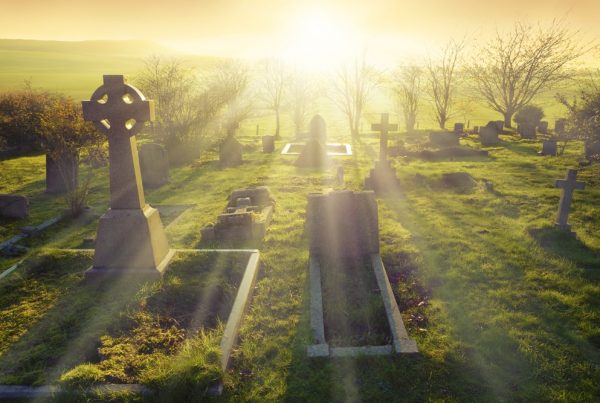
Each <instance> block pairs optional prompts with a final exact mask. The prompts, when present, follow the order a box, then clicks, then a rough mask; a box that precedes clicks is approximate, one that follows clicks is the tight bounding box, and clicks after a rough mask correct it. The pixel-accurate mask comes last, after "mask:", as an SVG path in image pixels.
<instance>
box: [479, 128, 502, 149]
mask: <svg viewBox="0 0 600 403" xmlns="http://www.w3.org/2000/svg"><path fill="white" fill-rule="evenodd" d="M479 141H480V142H481V145H482V146H485V147H488V146H492V145H495V144H498V142H499V140H498V130H497V127H496V126H495V125H492V126H485V127H481V128H480V129H479Z"/></svg>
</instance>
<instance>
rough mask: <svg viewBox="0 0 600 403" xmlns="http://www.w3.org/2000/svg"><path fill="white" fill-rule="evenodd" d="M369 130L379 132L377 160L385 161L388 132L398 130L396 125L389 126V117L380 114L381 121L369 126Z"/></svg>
mask: <svg viewBox="0 0 600 403" xmlns="http://www.w3.org/2000/svg"><path fill="white" fill-rule="evenodd" d="M371 130H373V131H378V132H379V160H380V161H385V160H387V157H388V132H390V131H392V132H393V131H396V130H398V125H397V124H390V115H389V114H388V113H382V114H381V121H380V122H379V123H374V124H372V125H371Z"/></svg>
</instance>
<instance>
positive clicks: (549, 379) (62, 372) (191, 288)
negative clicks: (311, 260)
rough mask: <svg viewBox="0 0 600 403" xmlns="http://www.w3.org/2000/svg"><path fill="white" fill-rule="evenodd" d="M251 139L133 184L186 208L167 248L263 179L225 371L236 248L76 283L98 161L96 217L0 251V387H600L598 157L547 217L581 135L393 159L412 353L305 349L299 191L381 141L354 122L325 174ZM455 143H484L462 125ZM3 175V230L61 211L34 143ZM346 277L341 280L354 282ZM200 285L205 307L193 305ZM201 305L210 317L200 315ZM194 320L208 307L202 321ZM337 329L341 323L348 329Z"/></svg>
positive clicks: (513, 390)
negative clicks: (15, 204)
mask: <svg viewBox="0 0 600 403" xmlns="http://www.w3.org/2000/svg"><path fill="white" fill-rule="evenodd" d="M253 133H254V130H253V129H249V130H247V131H244V130H241V134H240V136H238V139H239V140H240V142H241V143H242V144H244V160H245V162H244V163H243V164H242V165H241V166H239V167H235V168H225V169H221V168H219V166H218V161H217V160H218V156H217V155H216V154H215V153H210V152H209V153H204V154H203V155H202V156H201V159H200V160H198V161H196V162H194V163H193V164H191V165H187V166H183V167H179V168H174V169H172V170H171V181H170V183H169V184H167V185H164V186H163V187H161V188H158V189H156V190H150V189H146V192H145V193H146V199H147V202H148V203H150V204H151V205H193V207H192V208H190V209H187V210H184V212H183V213H182V214H183V215H182V216H181V218H180V219H179V220H177V221H175V222H174V223H173V225H171V226H169V227H168V228H167V229H166V232H167V235H168V237H169V241H170V244H171V247H173V248H178V249H190V248H199V247H200V248H210V247H212V246H214V245H210V244H208V245H207V244H206V243H202V242H201V239H200V229H201V228H202V227H204V226H205V225H207V224H208V223H211V222H214V221H215V219H216V217H217V215H218V214H219V213H220V212H221V211H222V209H223V206H224V205H225V203H226V198H227V196H228V195H229V194H230V192H231V191H233V190H234V189H238V188H243V187H247V186H250V185H266V186H268V187H269V188H270V190H271V192H272V194H273V197H274V199H275V201H276V207H275V212H274V215H273V221H272V223H271V225H270V227H269V229H268V231H267V234H266V237H265V239H264V240H263V241H262V242H261V243H260V244H248V245H245V246H248V247H252V248H254V247H257V248H258V249H259V250H260V253H261V267H260V270H259V277H258V279H257V282H256V287H255V290H254V292H253V298H252V302H251V305H250V308H249V310H248V312H247V314H246V316H245V317H244V319H243V322H242V326H241V329H240V340H239V343H238V345H237V346H236V347H235V350H234V353H233V361H232V363H231V366H230V369H229V370H228V371H227V372H226V373H224V374H221V373H220V370H219V365H218V357H217V356H218V353H217V351H218V350H217V347H218V343H219V338H220V334H221V333H222V321H225V320H226V316H223V312H227V309H225V308H226V307H227V306H228V304H230V303H231V295H234V294H235V290H234V289H232V287H235V284H238V283H237V282H236V279H237V277H236V276H239V272H238V269H237V267H238V266H240V265H239V264H238V263H239V262H238V261H237V259H242V260H243V256H242V257H237V258H234V257H228V258H227V259H230V260H227V261H219V258H217V257H215V255H214V254H211V253H199V254H196V255H190V256H188V255H184V256H180V257H178V258H177V260H176V261H175V262H173V263H172V264H171V267H170V269H169V270H168V271H167V273H166V274H165V277H164V278H163V279H162V280H160V281H156V282H149V283H147V284H142V285H139V286H134V285H132V284H128V283H118V282H117V283H114V284H110V283H106V284H103V285H100V286H97V285H94V284H83V283H82V280H83V272H84V270H85V269H86V268H87V267H89V265H90V262H91V257H92V255H91V252H90V251H85V250H82V251H79V252H77V251H72V249H77V248H86V246H84V245H83V240H84V238H87V237H93V236H94V235H95V231H96V229H97V218H98V216H99V215H100V214H102V213H103V212H104V211H106V208H107V206H108V195H109V191H108V172H107V169H106V168H99V169H94V170H93V171H92V176H91V177H92V182H91V183H92V186H91V193H90V205H91V207H92V210H93V213H94V215H92V216H91V217H90V216H88V217H87V218H83V219H75V220H70V219H64V220H62V221H60V222H59V223H57V224H55V225H54V226H52V227H50V228H49V229H47V230H45V231H44V232H42V233H41V234H39V235H38V236H36V237H32V238H28V239H26V240H24V241H22V244H23V245H25V246H28V247H29V252H28V254H27V255H25V256H21V257H15V258H2V259H1V260H0V262H1V271H4V270H5V269H6V268H8V267H9V266H11V265H13V264H14V263H16V262H18V261H21V260H23V263H22V264H21V265H20V266H19V267H18V268H17V269H16V270H15V271H13V272H12V273H11V274H10V275H8V276H6V277H5V278H3V279H1V280H0V323H1V324H2V326H0V384H29V385H40V384H48V383H61V384H64V385H68V386H71V387H73V389H74V390H80V388H81V387H83V386H85V385H88V384H90V383H93V382H105V383H141V384H143V385H146V386H148V387H149V388H151V389H155V390H158V391H161V393H159V394H158V395H157V396H158V399H164V400H169V399H172V400H177V399H179V400H182V399H185V398H187V399H192V398H195V399H201V398H200V397H199V396H201V395H202V393H204V391H205V389H206V387H207V386H208V385H209V384H210V383H211V382H212V381H214V380H217V379H222V380H223V382H224V393H223V395H222V396H221V397H214V399H221V400H228V401H248V400H250V401H274V400H288V401H343V400H350V401H352V400H363V401H397V400H409V401H420V400H438V401H446V400H449V401H465V400H468V401H471V400H482V401H490V400H532V401H547V400H560V401H593V400H597V399H598V398H600V385H599V384H598V382H597V380H598V379H600V326H599V324H600V311H599V310H598V306H600V284H599V280H600V214H598V213H599V206H600V205H599V204H598V200H599V197H600V166H598V164H595V165H591V166H589V167H583V168H582V169H580V171H579V174H578V177H577V179H578V180H581V181H584V182H586V189H585V190H584V191H577V192H576V193H575V194H574V202H573V206H572V210H571V215H570V223H571V224H572V225H573V230H574V231H576V232H577V238H571V237H568V236H566V235H563V234H561V233H559V232H557V231H556V230H555V229H554V228H553V223H554V219H555V215H556V210H557V207H558V201H559V195H560V191H559V189H556V188H554V180H555V179H559V178H564V176H565V172H566V169H567V168H568V167H571V166H573V165H575V164H576V161H577V160H578V158H579V157H580V155H581V154H582V144H581V143H579V142H570V143H569V144H568V145H567V148H566V151H565V154H564V155H562V156H559V157H549V156H546V157H540V156H537V155H536V152H537V151H539V149H541V145H540V144H541V142H540V141H532V140H519V139H517V137H516V136H512V135H502V136H501V140H502V142H501V144H500V145H498V146H495V147H487V148H485V149H486V150H488V151H489V156H488V157H471V158H460V159H458V158H455V159H454V160H451V159H444V160H439V161H425V160H421V159H418V158H416V157H411V158H405V157H393V158H392V164H393V166H394V167H395V168H396V171H397V173H398V177H399V179H400V184H401V190H400V194H397V195H393V194H392V195H389V196H387V197H384V198H380V199H378V208H379V227H380V241H381V255H382V257H383V261H384V263H385V266H386V270H387V274H388V278H389V280H390V282H391V284H392V287H393V290H394V294H395V296H396V298H397V301H398V305H399V307H400V310H401V312H402V316H403V320H404V322H405V324H406V326H407V330H408V333H409V335H410V337H411V338H414V339H415V340H416V343H417V345H418V348H419V353H418V354H414V355H394V356H380V357H357V358H336V359H324V358H318V359H315V358H312V359H309V358H307V356H306V346H307V345H309V344H311V342H312V340H311V331H310V325H309V321H310V318H309V302H310V294H309V285H308V246H307V239H306V237H305V235H304V219H305V208H306V202H307V195H308V193H310V192H315V191H321V190H323V189H327V188H335V189H341V188H347V189H352V190H360V189H362V184H363V181H364V178H365V177H366V176H367V174H368V171H369V169H370V168H371V167H372V163H373V161H374V160H376V159H377V155H378V138H377V136H376V135H374V134H373V135H368V134H366V135H364V136H363V137H362V138H361V140H360V141H356V142H354V143H353V144H352V146H353V151H354V155H353V156H351V157H346V158H334V160H335V161H336V163H338V164H342V165H343V166H344V172H345V185H343V186H340V185H337V184H336V182H335V180H334V178H335V166H334V167H332V168H330V169H328V170H326V171H324V172H318V171H313V170H303V169H298V168H296V167H295V166H294V165H293V162H294V157H289V156H283V155H280V154H279V153H278V151H280V150H281V148H282V146H283V144H285V142H287V140H288V139H289V140H291V138H289V137H287V138H286V135H285V133H284V139H283V140H282V141H280V142H278V143H277V148H276V152H275V153H273V154H263V153H262V152H261V147H260V139H259V138H256V137H255V136H254V135H253ZM420 134H421V135H416V136H412V137H411V136H407V135H400V136H401V137H402V138H404V139H405V143H406V144H407V147H409V148H413V149H414V150H419V149H421V148H422V146H421V145H419V144H417V142H418V141H425V139H426V137H427V134H426V133H425V132H423V133H420ZM332 137H334V136H332ZM413 137H414V138H413ZM340 140H347V139H340ZM392 140H393V136H392ZM391 143H392V144H393V141H392V142H391ZM461 144H463V145H468V146H471V147H474V148H480V144H479V142H478V140H476V139H475V137H473V136H471V137H469V138H467V139H462V140H461ZM88 169H89V168H88V167H85V168H84V169H83V172H82V174H81V175H82V177H85V175H86V174H87V172H88V171H87V170H88ZM450 172H466V173H468V174H470V175H471V176H472V177H473V178H474V179H475V180H476V181H477V183H476V184H475V185H474V186H473V187H455V186H451V185H449V184H447V183H445V182H444V181H443V180H442V175H443V174H444V173H450ZM484 181H491V182H492V183H493V189H492V188H490V187H486V186H485V185H484ZM0 183H1V184H2V185H1V186H2V189H1V191H2V192H3V193H8V192H18V193H22V194H25V195H27V196H28V197H29V198H30V204H31V216H30V218H29V219H27V220H26V221H2V222H1V230H0V231H1V232H0V241H4V240H6V239H8V238H9V237H11V236H14V235H16V234H17V233H18V232H19V228H20V227H22V226H23V225H28V224H38V223H41V222H43V221H45V220H46V219H48V218H51V217H54V216H56V215H59V214H61V212H62V210H63V208H64V207H63V202H62V200H61V197H60V196H56V195H47V194H45V193H44V158H43V156H29V157H21V158H18V159H11V160H5V161H0ZM159 209H160V207H159ZM173 219H174V217H169V218H167V219H164V223H165V225H168V224H169V222H171V221H173ZM64 249H68V250H69V251H64ZM355 269H356V268H355ZM358 269H360V268H358ZM211 273H212V274H211ZM360 279H361V278H360V277H359V276H357V277H356V282H355V283H353V282H352V281H348V283H347V284H344V285H343V286H344V287H347V288H348V290H349V291H348V292H350V290H355V289H360V288H361V285H362V281H361V280H360ZM136 287H137V288H136ZM363 288H368V287H363ZM215 290H217V291H215ZM372 291H373V292H375V291H376V290H372ZM207 295H208V297H207ZM210 295H212V298H213V299H212V300H213V301H214V302H215V303H214V304H206V303H204V304H203V303H201V301H203V298H204V301H206V299H207V298H208V299H210ZM340 298H341V297H340ZM350 298H351V296H350ZM350 298H346V300H348V299H350ZM341 299H342V300H343V298H341ZM340 304H342V302H340ZM208 305H210V306H211V307H213V308H212V310H209V311H208V312H202V311H201V310H200V309H199V308H201V307H202V306H208ZM375 305H376V304H375ZM349 306H350V305H349ZM217 308H219V309H217ZM221 309H223V311H221ZM378 309H379V307H378V306H374V307H373V312H375V314H374V316H375V317H376V315H377V314H376V311H377V310H378ZM334 314H335V315H337V316H342V318H338V320H340V322H343V315H347V316H350V315H352V314H353V313H352V312H347V309H344V306H343V305H341V306H340V307H339V309H337V312H335V313H334ZM194 315H196V316H197V315H200V316H203V317H204V319H205V320H204V321H203V322H202V323H204V324H205V327H204V329H203V330H201V331H197V326H194V323H195V322H194V320H193V318H194ZM363 316H367V317H369V316H370V313H369V312H368V313H367V314H366V315H363ZM373 327H374V328H375V329H376V328H377V325H376V324H375V325H374V326H373ZM352 330H353V329H350V332H349V333H350V334H344V333H343V332H342V333H341V334H340V335H338V336H339V337H341V338H344V337H346V338H351V337H352ZM373 337H374V338H375V341H374V343H380V342H381V341H380V340H379V338H381V337H384V338H385V337H386V335H385V334H382V332H380V333H377V331H376V334H374V335H373ZM122 398H123V399H129V400H135V399H142V397H139V396H135V395H129V396H122ZM203 399H207V397H203Z"/></svg>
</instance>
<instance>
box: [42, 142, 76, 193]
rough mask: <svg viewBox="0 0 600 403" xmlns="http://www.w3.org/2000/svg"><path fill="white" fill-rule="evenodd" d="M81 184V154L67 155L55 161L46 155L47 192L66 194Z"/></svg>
mask: <svg viewBox="0 0 600 403" xmlns="http://www.w3.org/2000/svg"><path fill="white" fill-rule="evenodd" d="M78 184H79V153H78V152H77V153H74V154H71V153H65V154H63V155H61V156H60V157H59V160H58V161H55V160H54V159H53V158H52V157H51V156H49V155H47V154H46V192H48V193H66V192H69V191H73V190H75V189H77V186H78Z"/></svg>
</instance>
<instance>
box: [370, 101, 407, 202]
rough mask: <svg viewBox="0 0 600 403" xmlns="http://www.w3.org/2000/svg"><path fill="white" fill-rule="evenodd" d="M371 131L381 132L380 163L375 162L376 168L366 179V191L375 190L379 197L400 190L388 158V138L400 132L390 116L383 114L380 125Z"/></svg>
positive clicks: (374, 126) (376, 125)
mask: <svg viewBox="0 0 600 403" xmlns="http://www.w3.org/2000/svg"><path fill="white" fill-rule="evenodd" d="M371 130H377V131H379V132H380V138H379V161H377V162H375V167H374V168H373V169H371V170H370V172H369V176H368V177H367V178H365V189H368V190H374V191H375V193H376V194H378V195H380V194H383V193H387V192H390V191H391V192H393V191H396V190H398V189H399V187H400V186H399V185H400V183H399V181H398V178H397V177H396V170H395V169H394V168H393V167H392V165H391V164H390V161H389V160H388V158H387V157H388V147H387V138H388V132H389V131H394V130H398V125H397V124H390V123H389V115H388V114H387V113H382V114H381V121H380V123H375V124H373V125H372V126H371Z"/></svg>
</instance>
